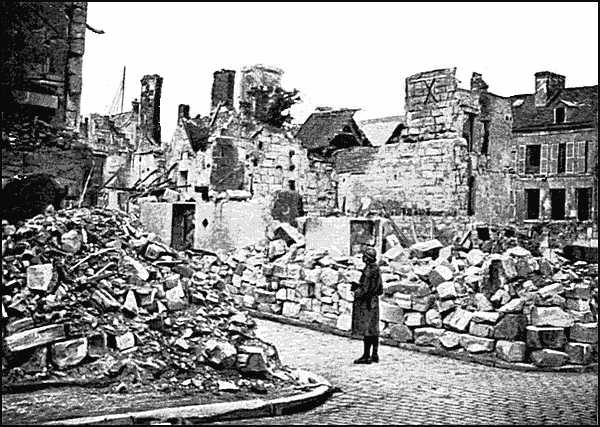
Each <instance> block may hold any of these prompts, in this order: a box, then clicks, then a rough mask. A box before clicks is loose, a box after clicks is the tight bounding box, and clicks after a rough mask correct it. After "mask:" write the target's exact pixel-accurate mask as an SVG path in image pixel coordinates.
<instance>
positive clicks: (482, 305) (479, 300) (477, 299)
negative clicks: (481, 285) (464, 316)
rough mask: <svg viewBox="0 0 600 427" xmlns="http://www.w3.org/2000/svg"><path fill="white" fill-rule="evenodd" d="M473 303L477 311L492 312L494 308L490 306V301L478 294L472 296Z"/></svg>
mask: <svg viewBox="0 0 600 427" xmlns="http://www.w3.org/2000/svg"><path fill="white" fill-rule="evenodd" d="M473 302H474V303H475V307H477V310H478V311H492V310H494V306H493V305H492V303H491V302H490V300H489V299H487V297H486V296H485V295H484V294H482V293H480V292H478V293H476V294H473Z"/></svg>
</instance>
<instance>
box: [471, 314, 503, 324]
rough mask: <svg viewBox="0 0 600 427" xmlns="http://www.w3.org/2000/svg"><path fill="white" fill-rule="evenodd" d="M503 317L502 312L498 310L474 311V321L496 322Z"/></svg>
mask: <svg viewBox="0 0 600 427" xmlns="http://www.w3.org/2000/svg"><path fill="white" fill-rule="evenodd" d="M501 317H502V313H498V312H496V311H476V312H474V313H473V318H472V319H471V320H472V321H473V322H478V323H489V324H492V325H493V324H495V323H497V322H498V320H500V318H501Z"/></svg>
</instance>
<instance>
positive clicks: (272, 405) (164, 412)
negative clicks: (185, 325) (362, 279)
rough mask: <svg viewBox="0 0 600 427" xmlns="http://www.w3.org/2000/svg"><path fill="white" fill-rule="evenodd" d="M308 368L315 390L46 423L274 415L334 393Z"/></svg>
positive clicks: (313, 403) (208, 419)
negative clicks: (279, 396)
mask: <svg viewBox="0 0 600 427" xmlns="http://www.w3.org/2000/svg"><path fill="white" fill-rule="evenodd" d="M303 372H305V374H306V375H307V377H308V378H309V380H311V381H310V382H313V384H312V385H310V384H309V385H307V386H306V387H305V388H308V387H314V389H313V390H310V391H307V392H304V393H299V394H296V395H293V396H287V397H281V398H277V399H271V400H263V399H251V400H240V401H236V402H220V403H209V404H204V405H188V406H180V407H170V408H159V409H151V410H147V411H138V412H126V413H121V414H112V415H97V416H92V417H81V418H71V419H63V420H57V421H50V422H46V423H42V424H43V425H89V424H149V423H150V422H151V421H160V420H163V421H169V420H171V421H178V422H179V423H181V421H182V420H185V421H186V423H189V422H191V423H192V424H197V423H207V422H214V421H224V420H239V419H247V418H262V417H273V416H279V415H287V414H291V413H294V412H299V411H302V410H307V409H310V408H312V407H315V406H317V405H319V404H321V403H323V402H324V401H325V400H327V398H328V397H329V396H330V395H331V394H332V393H333V387H332V386H331V384H330V383H329V382H328V381H327V380H325V379H324V378H323V377H321V376H319V375H316V374H313V373H310V372H306V371H303Z"/></svg>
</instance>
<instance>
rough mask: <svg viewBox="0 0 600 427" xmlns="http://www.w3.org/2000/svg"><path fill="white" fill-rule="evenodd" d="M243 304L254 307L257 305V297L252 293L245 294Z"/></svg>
mask: <svg viewBox="0 0 600 427" xmlns="http://www.w3.org/2000/svg"><path fill="white" fill-rule="evenodd" d="M242 304H243V306H244V307H248V308H254V306H256V299H255V298H254V297H253V296H252V295H244V297H243V298H242Z"/></svg>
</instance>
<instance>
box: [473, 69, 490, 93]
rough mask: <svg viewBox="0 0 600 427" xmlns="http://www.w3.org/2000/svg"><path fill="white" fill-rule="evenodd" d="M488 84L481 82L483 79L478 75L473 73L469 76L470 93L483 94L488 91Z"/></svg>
mask: <svg viewBox="0 0 600 427" xmlns="http://www.w3.org/2000/svg"><path fill="white" fill-rule="evenodd" d="M488 87H489V86H488V84H487V83H486V82H485V80H483V77H482V75H481V74H480V73H473V75H472V76H471V90H472V91H477V92H479V91H481V92H485V91H487V89H488Z"/></svg>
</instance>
